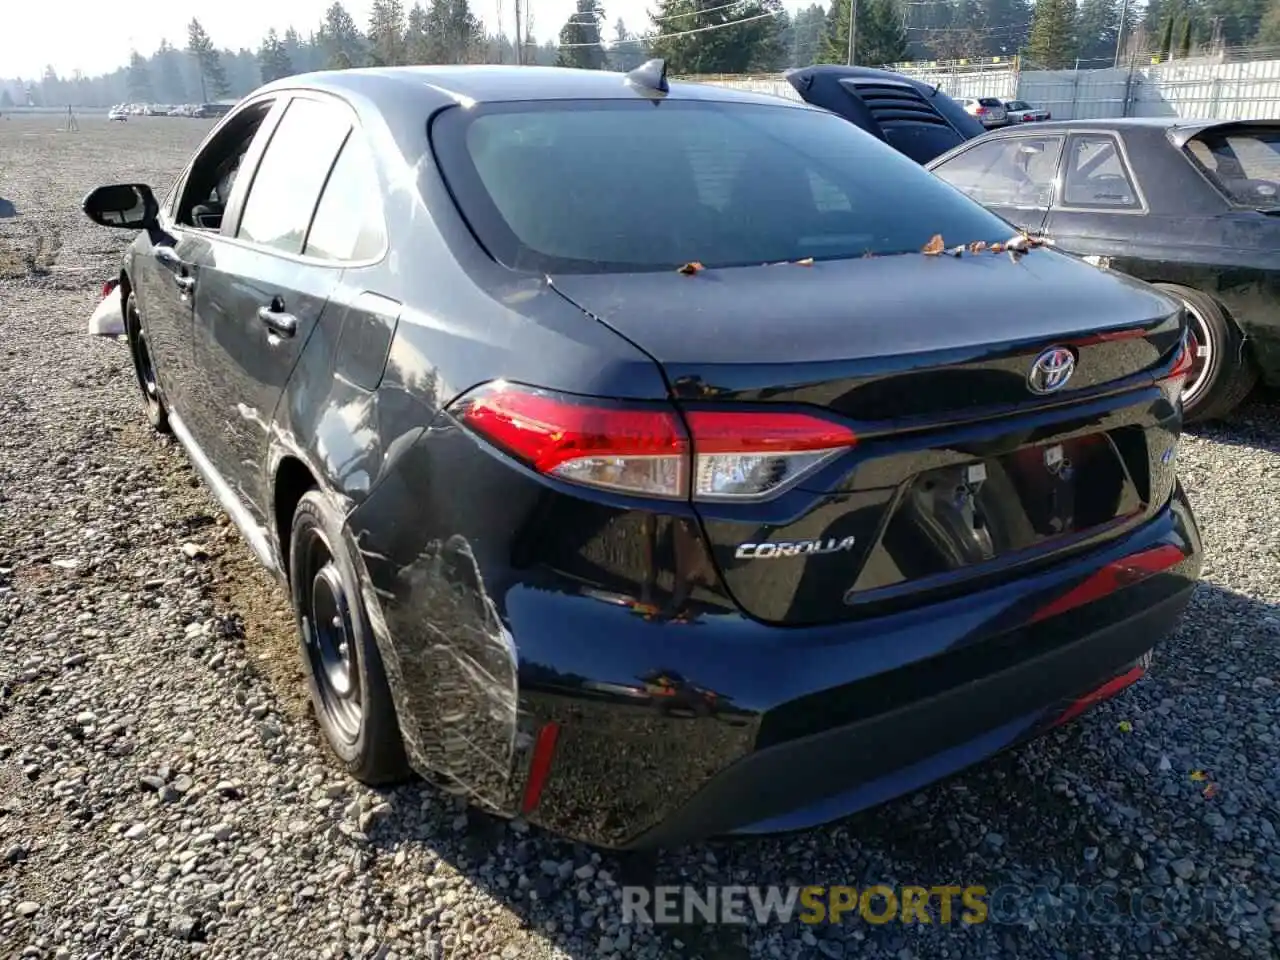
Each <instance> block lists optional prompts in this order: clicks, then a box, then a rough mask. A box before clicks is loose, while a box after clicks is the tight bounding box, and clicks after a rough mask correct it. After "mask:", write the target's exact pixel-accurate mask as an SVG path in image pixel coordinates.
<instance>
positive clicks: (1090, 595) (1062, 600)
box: [1028, 543, 1186, 623]
mask: <svg viewBox="0 0 1280 960" xmlns="http://www.w3.org/2000/svg"><path fill="white" fill-rule="evenodd" d="M1185 559H1186V556H1185V555H1184V554H1183V552H1182V551H1181V550H1179V549H1178V548H1177V547H1175V546H1174V545H1173V544H1171V543H1166V544H1163V545H1162V546H1159V547H1153V548H1152V549H1150V550H1143V551H1142V552H1141V553H1135V554H1133V555H1132V556H1128V557H1125V558H1124V559H1122V560H1116V561H1115V562H1114V563H1109V564H1107V565H1106V566H1105V567H1103V568H1102V569H1101V570H1099V571H1098V572H1097V573H1095V574H1093V575H1092V576H1091V577H1089V578H1088V579H1087V580H1085V581H1084V582H1083V583H1081V584H1080V585H1079V586H1077V587H1076V588H1075V589H1074V590H1071V591H1070V592H1069V593H1065V594H1063V595H1062V596H1061V597H1058V599H1056V600H1054V601H1053V602H1052V603H1048V604H1046V605H1045V606H1043V607H1041V608H1040V609H1039V610H1037V611H1036V612H1035V613H1033V614H1032V615H1031V619H1030V620H1029V621H1028V623H1038V622H1039V621H1041V620H1047V619H1048V618H1049V617H1056V616H1057V615H1058V614H1060V613H1066V612H1067V611H1068V610H1074V609H1075V608H1076V607H1083V606H1084V605H1085V604H1087V603H1092V602H1093V601H1094V600H1099V599H1101V598H1102V597H1105V596H1107V595H1108V594H1110V593H1115V591H1117V590H1119V589H1121V588H1122V587H1127V586H1130V585H1131V584H1134V583H1137V582H1138V581H1140V580H1145V579H1146V578H1147V577H1150V576H1152V575H1154V574H1157V573H1160V572H1162V571H1164V570H1168V569H1169V568H1170V567H1175V566H1177V565H1178V564H1179V563H1181V562H1182V561H1183V560H1185Z"/></svg>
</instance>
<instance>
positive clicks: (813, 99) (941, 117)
mask: <svg viewBox="0 0 1280 960" xmlns="http://www.w3.org/2000/svg"><path fill="white" fill-rule="evenodd" d="M786 79H787V82H788V83H790V84H791V86H793V87H794V88H795V89H796V92H797V93H799V94H800V96H801V97H802V98H803V99H804V101H805V102H806V103H811V104H813V105H814V106H817V107H822V108H823V109H825V110H830V111H831V112H832V113H835V114H838V115H839V116H842V117H844V118H845V119H846V120H848V121H849V122H851V123H853V124H855V125H857V126H858V127H860V128H861V129H863V130H865V131H867V132H868V133H870V134H871V135H872V136H874V137H876V138H878V139H880V140H883V141H884V142H885V143H887V144H889V146H891V147H893V148H894V149H895V150H898V151H899V152H901V153H904V154H906V155H907V156H908V157H910V158H911V159H912V160H914V161H916V163H928V162H929V161H930V160H932V159H934V158H935V157H937V156H938V155H939V154H942V153H946V152H947V151H948V150H950V149H952V148H953V147H956V146H958V145H959V144H961V143H964V142H965V141H966V140H969V139H972V138H973V137H979V136H982V134H983V133H984V132H985V130H986V128H985V127H984V126H983V125H982V123H981V121H979V120H978V119H977V118H976V117H973V116H971V115H970V114H969V113H967V112H966V111H965V109H964V107H963V106H961V105H960V104H959V103H957V102H956V101H955V100H953V99H951V97H949V96H947V95H946V94H945V93H944V92H943V91H942V90H941V89H940V88H939V87H936V86H934V85H932V84H928V83H924V82H922V81H920V80H916V79H913V78H911V77H907V76H903V75H902V74H900V73H893V72H892V71H889V70H878V69H875V68H873V67H846V66H840V65H837V64H822V65H820V66H813V67H803V68H799V69H795V70H789V71H787V73H786Z"/></svg>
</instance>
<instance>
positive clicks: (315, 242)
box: [303, 130, 386, 261]
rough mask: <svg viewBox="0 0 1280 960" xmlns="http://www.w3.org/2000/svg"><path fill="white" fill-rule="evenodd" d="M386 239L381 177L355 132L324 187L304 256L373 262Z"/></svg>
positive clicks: (363, 142)
mask: <svg viewBox="0 0 1280 960" xmlns="http://www.w3.org/2000/svg"><path fill="white" fill-rule="evenodd" d="M385 237H386V233H385V229H384V226H383V217H382V190H381V188H380V187H379V186H378V174H377V171H376V169H375V168H374V164H373V156H372V154H370V153H369V147H368V145H367V144H366V143H365V140H364V137H363V136H362V135H361V133H360V131H359V130H356V131H353V132H352V134H351V136H350V137H348V138H347V142H346V143H345V144H343V147H342V152H341V153H340V154H338V162H337V163H335V164H334V165H333V172H332V173H330V174H329V180H328V182H327V183H326V184H325V185H324V193H323V194H321V196H320V205H319V206H317V207H316V215H315V219H314V220H312V222H311V232H310V233H308V234H307V243H306V247H305V248H304V249H303V253H305V254H306V255H307V256H308V257H318V258H320V259H322V260H345V261H355V260H371V259H373V258H374V257H376V256H378V255H379V254H380V253H382V248H383V245H384V243H385Z"/></svg>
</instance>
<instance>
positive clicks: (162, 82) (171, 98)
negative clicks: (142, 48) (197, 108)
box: [151, 40, 189, 103]
mask: <svg viewBox="0 0 1280 960" xmlns="http://www.w3.org/2000/svg"><path fill="white" fill-rule="evenodd" d="M183 59H184V58H183V53H182V51H181V50H177V49H175V48H174V47H173V46H172V45H171V44H170V43H169V41H168V40H161V41H160V47H159V49H157V50H156V52H155V56H154V57H152V58H151V63H152V65H153V66H154V67H155V74H156V77H157V83H156V86H157V87H158V88H159V89H158V90H157V95H158V96H159V97H160V99H161V101H162V102H163V103H186V101H187V98H188V96H189V95H188V92H187V81H186V78H185V77H183V75H182V64H183Z"/></svg>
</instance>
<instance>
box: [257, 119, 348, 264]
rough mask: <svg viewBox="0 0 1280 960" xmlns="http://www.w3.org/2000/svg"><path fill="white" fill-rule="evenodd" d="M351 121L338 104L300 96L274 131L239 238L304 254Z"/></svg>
mask: <svg viewBox="0 0 1280 960" xmlns="http://www.w3.org/2000/svg"><path fill="white" fill-rule="evenodd" d="M350 130H351V121H350V119H349V118H348V117H347V115H346V113H345V112H344V111H343V109H342V108H341V107H339V106H337V105H336V104H329V103H321V102H320V101H318V100H310V99H304V98H298V99H295V100H294V101H293V102H292V103H290V104H289V106H288V108H287V109H286V110H285V113H284V116H283V117H281V119H280V124H279V126H277V127H276V129H275V132H274V133H272V135H271V142H270V143H268V144H267V149H266V152H265V153H264V154H263V156H262V162H261V163H260V164H259V165H258V171H257V173H256V174H254V177H253V184H252V186H250V187H249V196H248V199H246V200H245V205H244V214H243V215H242V216H241V218H240V226H239V229H238V231H237V233H236V236H237V237H239V238H240V239H242V240H248V241H251V242H253V243H260V244H262V245H263V246H267V247H271V248H272V249H275V250H280V251H282V252H284V253H301V251H302V242H303V238H304V237H306V235H307V226H308V224H310V223H311V215H312V213H314V212H315V209H316V202H317V201H318V200H319V198H320V190H321V188H322V187H323V186H324V182H325V179H326V178H327V177H328V176H329V170H330V168H332V167H333V161H334V158H335V157H336V156H337V155H338V149H339V148H340V147H341V146H342V142H343V141H344V140H345V139H346V137H347V134H348V133H349V132H350Z"/></svg>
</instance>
